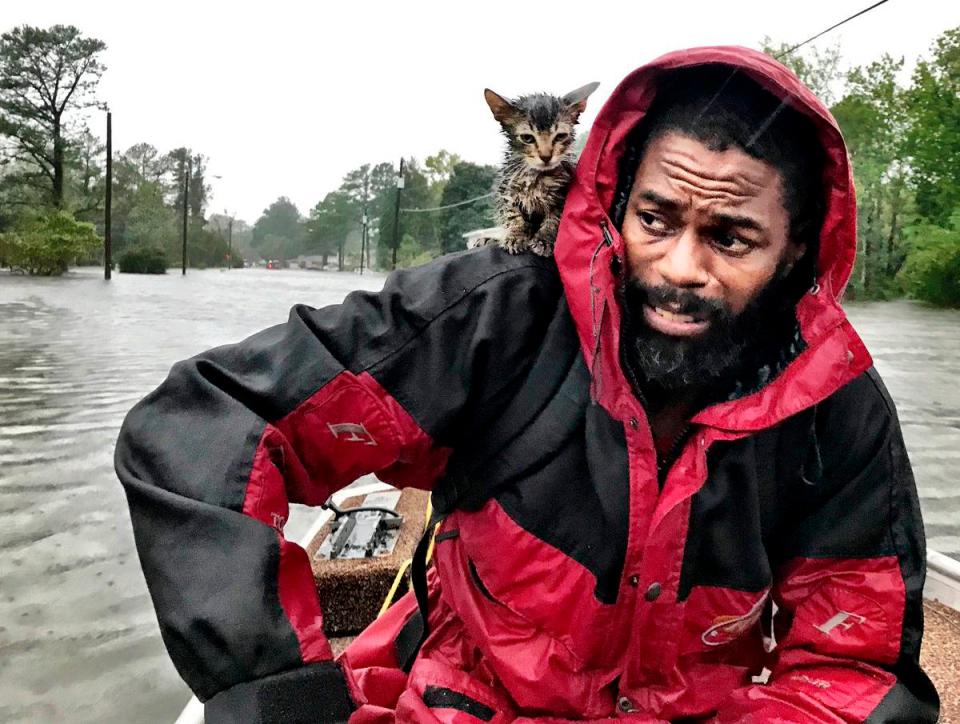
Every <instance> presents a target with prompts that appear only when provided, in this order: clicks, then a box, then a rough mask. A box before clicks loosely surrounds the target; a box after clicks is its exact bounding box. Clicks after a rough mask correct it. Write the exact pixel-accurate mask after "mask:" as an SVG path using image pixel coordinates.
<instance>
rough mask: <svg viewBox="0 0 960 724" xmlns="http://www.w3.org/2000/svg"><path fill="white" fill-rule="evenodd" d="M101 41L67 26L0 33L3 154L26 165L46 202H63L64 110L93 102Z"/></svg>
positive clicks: (100, 69)
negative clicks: (41, 186) (46, 194)
mask: <svg viewBox="0 0 960 724" xmlns="http://www.w3.org/2000/svg"><path fill="white" fill-rule="evenodd" d="M105 48H106V45H105V44H104V43H103V42H102V41H100V40H97V39H95V38H85V37H83V36H82V35H81V34H80V31H79V30H78V29H77V28H75V27H73V26H72V25H66V26H65V25H54V26H53V27H51V28H48V29H42V28H35V27H31V26H29V25H23V26H21V27H19V28H15V29H14V30H11V31H10V32H7V33H4V34H3V35H0V135H3V136H7V137H9V138H10V139H12V141H13V142H12V144H10V145H9V146H8V147H7V148H6V149H5V151H6V152H7V158H8V159H13V160H16V161H19V162H21V163H24V164H27V165H28V166H32V167H34V168H36V169H37V170H38V174H39V177H35V178H34V180H36V179H37V178H43V179H44V180H45V182H46V184H45V185H46V187H47V189H48V190H49V200H50V202H51V203H52V204H53V205H54V206H55V207H56V208H63V206H64V189H65V185H66V182H65V167H66V153H67V145H68V136H69V132H70V125H69V123H68V119H67V114H68V112H69V111H78V110H81V109H84V108H89V107H92V106H95V105H98V104H97V101H96V98H95V97H94V92H95V90H96V86H97V83H98V82H99V81H100V76H101V75H102V74H103V71H104V66H103V64H102V63H101V62H100V60H99V55H100V53H101V52H103V50H104V49H105Z"/></svg>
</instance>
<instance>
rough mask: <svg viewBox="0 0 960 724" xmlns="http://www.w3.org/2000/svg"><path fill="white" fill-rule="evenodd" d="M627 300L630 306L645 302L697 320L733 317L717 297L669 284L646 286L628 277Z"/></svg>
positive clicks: (635, 307) (635, 306) (633, 306)
mask: <svg viewBox="0 0 960 724" xmlns="http://www.w3.org/2000/svg"><path fill="white" fill-rule="evenodd" d="M626 292H627V302H628V303H629V304H630V306H631V308H633V309H637V305H640V304H647V305H649V306H651V307H660V308H661V309H667V310H669V311H671V312H675V313H676V314H685V315H688V316H690V317H693V318H694V319H698V320H703V321H706V320H726V319H730V318H732V317H733V314H732V313H731V311H730V309H729V307H727V306H726V305H725V304H724V303H723V302H721V301H719V300H717V299H704V298H703V297H701V296H698V295H697V294H696V293H695V292H692V291H690V290H689V289H678V288H677V287H672V286H670V285H669V284H658V285H656V286H647V285H645V284H642V283H641V282H639V281H637V280H636V279H630V280H629V281H628V282H627V289H626Z"/></svg>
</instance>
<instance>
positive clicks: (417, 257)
mask: <svg viewBox="0 0 960 724" xmlns="http://www.w3.org/2000/svg"><path fill="white" fill-rule="evenodd" d="M433 258H434V256H433V254H431V253H430V252H429V251H424V249H423V248H422V247H421V246H420V243H419V242H418V241H417V240H416V239H415V238H414V237H413V236H411V235H410V234H404V235H403V241H401V242H400V248H399V249H398V250H397V268H398V269H407V268H409V267H412V266H420V265H421V264H426V263H427V262H428V261H431V260H432V259H433Z"/></svg>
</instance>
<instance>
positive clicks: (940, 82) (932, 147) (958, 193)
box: [906, 27, 960, 227]
mask: <svg viewBox="0 0 960 724" xmlns="http://www.w3.org/2000/svg"><path fill="white" fill-rule="evenodd" d="M932 51H933V57H932V58H931V59H930V60H921V61H920V62H919V63H917V67H916V69H915V70H914V73H913V87H912V88H911V89H910V92H909V93H907V96H906V100H907V105H908V108H909V113H910V129H909V132H908V134H907V145H906V150H907V153H908V154H909V158H910V165H911V167H912V180H913V183H914V186H915V188H916V193H917V210H918V212H919V213H920V214H921V215H922V216H924V217H926V218H927V219H929V220H930V221H931V222H933V223H934V224H937V225H939V226H941V227H946V226H947V225H948V223H949V219H950V216H951V214H952V213H953V211H954V209H956V208H958V207H960V27H956V28H953V29H951V30H947V31H946V32H945V33H943V34H942V35H941V36H940V37H939V38H937V39H936V41H934V44H933V49H932Z"/></svg>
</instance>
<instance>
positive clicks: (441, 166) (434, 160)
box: [423, 149, 463, 186]
mask: <svg viewBox="0 0 960 724" xmlns="http://www.w3.org/2000/svg"><path fill="white" fill-rule="evenodd" d="M462 160H463V159H461V158H460V156H458V155H457V154H455V153H450V152H449V151H447V150H444V149H440V150H439V151H437V152H436V153H435V154H433V155H432V156H427V157H426V158H425V159H424V161H423V172H424V175H425V176H426V177H427V180H428V181H429V182H430V184H431V185H436V184H439V185H441V186H442V184H444V183H445V182H446V181H447V180H448V179H449V178H450V176H451V175H452V174H453V169H454V167H455V166H456V165H457V164H458V163H460V161H462Z"/></svg>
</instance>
